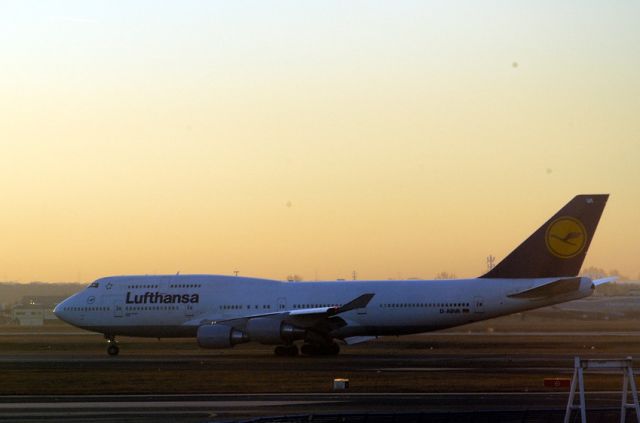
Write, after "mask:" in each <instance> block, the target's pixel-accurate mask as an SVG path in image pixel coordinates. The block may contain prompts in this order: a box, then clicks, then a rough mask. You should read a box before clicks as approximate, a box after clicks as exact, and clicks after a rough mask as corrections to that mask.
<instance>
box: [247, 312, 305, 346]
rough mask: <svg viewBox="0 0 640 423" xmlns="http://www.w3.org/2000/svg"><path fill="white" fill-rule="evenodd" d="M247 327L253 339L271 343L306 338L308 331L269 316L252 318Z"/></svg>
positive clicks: (276, 343) (275, 343)
mask: <svg viewBox="0 0 640 423" xmlns="http://www.w3.org/2000/svg"><path fill="white" fill-rule="evenodd" d="M245 329H246V331H247V335H249V338H250V339H251V340H252V341H256V342H260V343H261V344H271V345H278V344H282V343H283V342H292V341H295V340H297V339H304V337H305V335H306V332H307V331H306V330H304V329H301V328H297V327H295V326H293V325H290V324H288V323H284V322H283V321H282V320H278V319H271V318H268V317H256V318H254V319H250V320H249V321H248V322H247V326H246V328H245Z"/></svg>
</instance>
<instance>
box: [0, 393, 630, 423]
mask: <svg viewBox="0 0 640 423" xmlns="http://www.w3.org/2000/svg"><path fill="white" fill-rule="evenodd" d="M620 395H621V394H620V392H616V391H593V392H588V393H587V401H588V404H589V405H590V406H591V407H615V406H617V405H619V401H620ZM566 401H567V393H566V392H503V393H495V392H451V393H393V392H390V393H376V394H367V393H338V394H336V393H306V394H249V395H237V394H223V395H151V396H150V395H87V396H4V397H1V398H0V421H30V420H38V419H41V420H59V419H64V420H65V421H74V422H77V421H92V422H106V421H137V422H139V421H147V420H146V419H152V420H153V421H180V422H195V421H213V420H225V419H226V420H229V419H234V418H245V417H251V416H269V415H283V414H301V413H315V414H331V413H385V412H386V413H389V412H397V411H398V408H399V407H400V408H401V409H402V410H403V412H422V413H424V412H446V411H450V410H452V409H455V410H456V411H458V412H463V411H464V412H468V411H488V410H523V409H532V410H535V409H540V408H542V407H543V405H544V408H550V407H551V408H556V409H562V408H563V407H564V405H565V404H566Z"/></svg>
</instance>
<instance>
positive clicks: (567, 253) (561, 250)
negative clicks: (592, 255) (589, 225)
mask: <svg viewBox="0 0 640 423" xmlns="http://www.w3.org/2000/svg"><path fill="white" fill-rule="evenodd" d="M545 241H546V243H547V248H548V249H549V252H550V253H551V254H553V255H554V256H556V257H560V258H564V259H568V258H571V257H575V256H577V255H578V254H580V253H581V252H582V250H583V249H584V245H585V243H586V242H587V231H586V229H585V228H584V225H583V224H582V222H580V221H579V220H578V219H576V218H573V217H569V216H565V217H559V218H558V219H556V220H554V221H553V222H551V224H550V225H549V227H548V228H547V233H546V235H545Z"/></svg>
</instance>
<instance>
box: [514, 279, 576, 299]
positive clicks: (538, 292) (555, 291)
mask: <svg viewBox="0 0 640 423" xmlns="http://www.w3.org/2000/svg"><path fill="white" fill-rule="evenodd" d="M581 279H582V278H567V279H558V280H555V281H551V282H547V283H545V284H544V285H539V286H536V287H534V288H529V289H525V290H524V291H520V292H516V293H515V294H510V295H508V297H509V298H522V299H530V300H533V299H537V298H546V297H554V296H556V295H562V294H568V293H570V292H574V291H577V290H578V289H580V281H581Z"/></svg>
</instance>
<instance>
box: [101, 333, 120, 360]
mask: <svg viewBox="0 0 640 423" xmlns="http://www.w3.org/2000/svg"><path fill="white" fill-rule="evenodd" d="M104 337H105V339H106V340H107V354H109V355H110V356H116V355H118V353H119V352H120V348H119V347H118V343H117V342H116V337H115V336H113V335H106V334H105V335H104Z"/></svg>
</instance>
